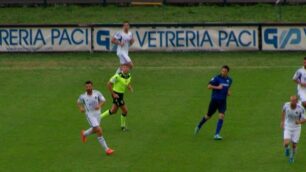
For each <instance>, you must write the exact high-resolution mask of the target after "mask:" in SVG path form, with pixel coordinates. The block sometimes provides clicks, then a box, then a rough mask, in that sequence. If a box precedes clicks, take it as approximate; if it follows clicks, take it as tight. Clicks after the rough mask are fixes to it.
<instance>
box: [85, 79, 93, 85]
mask: <svg viewBox="0 0 306 172" xmlns="http://www.w3.org/2000/svg"><path fill="white" fill-rule="evenodd" d="M87 84H91V85H93V83H92V81H90V80H88V81H86V82H85V85H87Z"/></svg>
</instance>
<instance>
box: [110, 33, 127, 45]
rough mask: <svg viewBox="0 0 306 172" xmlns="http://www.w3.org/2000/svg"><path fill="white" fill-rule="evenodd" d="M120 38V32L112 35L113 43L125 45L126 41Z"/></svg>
mask: <svg viewBox="0 0 306 172" xmlns="http://www.w3.org/2000/svg"><path fill="white" fill-rule="evenodd" d="M119 38H120V35H119V33H116V34H115V35H114V36H113V37H112V40H111V42H112V43H113V44H116V45H119V46H123V45H124V42H121V41H119Z"/></svg>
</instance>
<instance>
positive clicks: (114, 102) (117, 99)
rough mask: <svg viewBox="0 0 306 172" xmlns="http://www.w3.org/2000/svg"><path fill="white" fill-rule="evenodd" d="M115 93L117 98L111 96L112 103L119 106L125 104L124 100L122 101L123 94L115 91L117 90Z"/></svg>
mask: <svg viewBox="0 0 306 172" xmlns="http://www.w3.org/2000/svg"><path fill="white" fill-rule="evenodd" d="M114 93H115V94H117V95H118V96H119V98H114V97H113V104H115V105H117V106H118V107H120V106H123V105H125V102H124V99H123V97H124V94H123V93H117V92H114Z"/></svg>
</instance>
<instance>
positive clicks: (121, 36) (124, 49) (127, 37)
mask: <svg viewBox="0 0 306 172" xmlns="http://www.w3.org/2000/svg"><path fill="white" fill-rule="evenodd" d="M114 38H115V39H117V40H118V41H120V42H124V45H123V46H120V45H118V46H117V55H120V54H124V55H128V54H129V47H130V41H131V40H132V39H133V33H132V32H128V33H125V32H124V31H121V32H117V33H116V34H115V35H114Z"/></svg>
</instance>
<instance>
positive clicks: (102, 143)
mask: <svg viewBox="0 0 306 172" xmlns="http://www.w3.org/2000/svg"><path fill="white" fill-rule="evenodd" d="M97 139H98V141H99V143H100V144H101V145H102V147H103V148H104V149H105V150H107V149H108V146H107V144H106V141H105V139H104V137H103V136H101V137H97Z"/></svg>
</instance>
